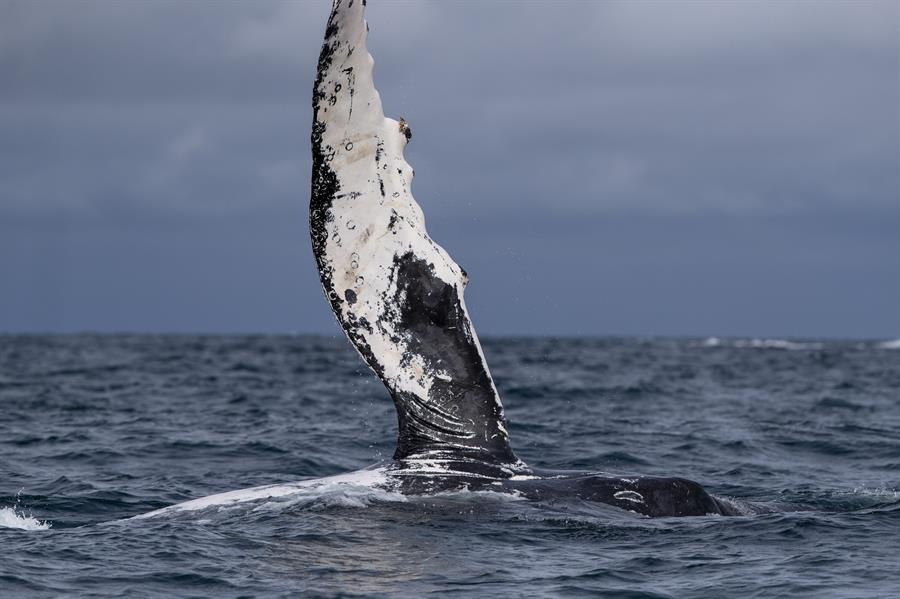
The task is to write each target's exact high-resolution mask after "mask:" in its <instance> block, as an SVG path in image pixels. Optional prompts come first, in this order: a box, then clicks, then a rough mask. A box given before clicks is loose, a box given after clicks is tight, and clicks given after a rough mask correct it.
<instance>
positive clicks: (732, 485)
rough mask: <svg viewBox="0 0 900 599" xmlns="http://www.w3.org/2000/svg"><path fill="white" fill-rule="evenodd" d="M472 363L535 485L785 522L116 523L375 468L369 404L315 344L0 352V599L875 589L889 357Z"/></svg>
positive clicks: (893, 468) (329, 514) (529, 358)
mask: <svg viewBox="0 0 900 599" xmlns="http://www.w3.org/2000/svg"><path fill="white" fill-rule="evenodd" d="M895 345H896V344H895ZM485 353H486V355H487V358H488V362H489V363H490V365H491V367H492V371H493V373H494V375H495V378H496V381H497V385H498V387H499V389H500V391H501V395H502V396H503V398H504V403H505V406H506V411H507V416H508V418H509V420H510V434H511V437H512V441H513V447H514V448H515V449H516V450H517V452H518V454H519V456H520V457H522V458H523V459H525V460H526V461H527V462H529V463H530V464H532V465H534V466H543V467H548V468H579V469H593V470H606V471H613V472H635V473H642V474H658V475H679V476H684V477H688V478H693V479H695V480H698V481H700V482H702V483H703V484H705V485H706V487H707V488H708V489H709V490H710V491H712V492H714V493H716V494H719V495H723V496H727V497H735V498H740V499H745V500H751V501H757V502H764V503H769V504H779V503H797V504H803V505H807V506H809V508H810V509H809V510H807V511H788V512H778V513H773V514H765V515H757V516H746V517H736V518H724V517H712V516H710V517H701V518H684V519H674V518H672V519H655V520H654V519H645V518H640V517H637V516H636V515H634V514H631V513H628V512H624V511H620V510H617V509H615V508H612V507H608V506H602V505H591V504H587V503H583V502H579V501H577V500H573V501H569V502H554V503H531V502H528V501H524V500H516V499H515V498H510V497H508V496H502V495H490V494H473V493H466V492H462V493H455V494H453V493H451V494H444V495H440V496H437V497H426V498H404V497H402V496H398V495H394V494H391V493H387V492H384V491H377V490H373V489H368V488H366V487H363V486H353V485H349V486H346V487H335V486H332V487H329V488H327V489H324V490H320V491H316V492H307V493H302V494H297V495H296V496H289V497H286V498H281V499H278V500H263V501H258V502H251V503H245V504H240V505H236V506H228V507H213V508H209V509H207V510H202V511H199V512H184V513H180V514H175V515H169V516H165V517H158V518H151V519H146V520H123V519H125V518H128V517H130V516H134V515H137V514H142V513H145V512H148V511H150V510H153V509H155V508H159V507H162V506H166V505H170V504H173V503H176V502H180V501H184V500H188V499H193V498H198V497H202V496H205V495H209V494H213V493H218V492H222V491H229V490H235V489H241V488H245V487H252V486H257V485H263V484H270V483H280V482H287V481H295V480H298V479H302V478H307V477H321V476H326V475H331V474H337V473H341V472H346V471H350V470H355V469H358V468H361V467H364V466H367V465H369V464H371V463H373V462H376V461H379V460H381V459H383V458H385V457H389V456H390V454H391V453H392V451H393V444H394V435H395V416H394V411H393V407H392V405H391V402H390V400H389V399H388V398H387V395H386V392H385V391H384V389H383V387H382V386H381V384H380V383H379V382H377V381H376V380H374V379H373V377H372V376H371V375H370V374H369V373H368V371H366V370H364V368H363V366H362V362H361V360H360V359H359V358H358V357H357V355H356V353H355V352H354V351H353V350H352V349H351V348H350V346H349V345H348V344H347V343H346V342H344V341H343V339H338V338H334V339H330V338H317V337H303V336H301V337H261V336H260V337H191V336H146V335H140V336H70V337H43V336H26V337H12V336H5V337H0V423H2V426H0V451H2V454H0V455H2V460H0V525H2V527H0V548H2V557H0V595H2V596H4V597H7V596H9V597H19V596H58V595H79V596H110V595H120V596H128V597H170V596H185V595H188V596H209V597H232V596H279V595H281V596H287V595H294V594H300V593H305V594H306V595H308V596H347V597H350V596H352V597H355V596H360V597H362V596H372V597H378V596H404V597H420V596H422V595H424V594H427V593H437V594H447V595H452V596H470V597H487V596H496V597H512V596H519V595H526V596H534V597H539V596H546V597H567V596H572V597H575V596H598V595H599V596H609V597H893V596H900V492H898V491H900V391H898V390H900V351H896V350H892V349H889V348H886V347H880V346H879V345H878V344H877V343H875V342H859V343H857V342H827V341H826V342H821V343H814V342H813V343H799V344H797V343H785V342H761V341H752V340H722V341H720V342H718V343H717V342H715V341H706V342H703V341H702V340H690V339H684V340H670V339H662V340H638V339H586V340H572V339H569V340H552V339H494V340H489V341H487V342H486V343H485ZM48 526H49V528H48Z"/></svg>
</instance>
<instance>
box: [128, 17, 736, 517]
mask: <svg viewBox="0 0 900 599" xmlns="http://www.w3.org/2000/svg"><path fill="white" fill-rule="evenodd" d="M365 7H366V2H365V1H364V0H335V1H334V2H333V6H332V10H331V13H330V15H329V17H328V22H327V25H326V29H325V39H324V43H323V45H322V50H321V53H320V55H319V60H318V68H317V74H316V79H315V84H314V88H313V101H312V107H313V121H312V132H311V146H312V181H311V192H310V201H309V232H310V238H311V242H312V251H313V255H314V257H315V261H316V266H317V268H318V273H319V279H320V282H321V285H322V289H323V291H324V293H325V297H326V299H327V301H328V303H329V305H330V306H331V309H332V311H333V312H334V315H335V317H336V318H337V321H338V323H339V325H340V327H341V329H342V330H343V332H344V333H345V334H346V336H347V338H348V339H349V341H350V343H351V344H352V346H353V347H355V348H356V350H357V351H358V352H359V355H360V356H361V357H362V359H363V361H364V362H365V363H366V364H367V365H368V367H369V368H370V369H371V370H372V372H373V373H374V374H375V376H377V377H378V378H379V379H380V380H381V381H382V382H383V383H384V386H385V387H386V389H387V392H388V394H389V395H390V397H391V399H392V400H393V403H394V406H395V408H396V411H397V424H398V436H397V446H396V450H395V452H394V454H393V457H392V459H390V460H388V461H386V462H383V463H379V464H375V465H373V466H371V467H369V468H365V469H363V470H360V471H356V472H351V473H347V474H342V475H337V476H333V477H327V478H320V479H312V480H303V481H298V482H294V483H286V484H279V485H267V486H263V487H256V488H253V489H245V490H241V491H231V492H227V493H221V494H218V495H212V496H209V497H205V498H201V499H195V500H192V501H188V502H184V503H181V504H177V505H174V506H169V507H166V508H162V509H160V510H156V511H154V512H150V513H147V514H143V515H141V516H137V517H138V518H145V517H152V516H156V515H159V514H164V513H172V512H178V511H192V510H201V509H206V508H209V507H211V506H224V505H231V504H236V503H242V502H247V501H258V500H264V499H273V498H279V497H285V496H291V495H295V494H298V493H304V492H306V491H308V490H310V489H316V488H322V487H330V486H331V485H338V486H340V485H351V486H358V485H362V486H365V487H368V488H375V489H379V490H384V491H389V492H394V493H400V494H402V495H404V496H425V495H431V494H438V493H445V492H453V491H472V492H493V493H504V494H510V495H514V496H516V497H517V498H522V499H526V500H534V501H544V500H546V501H554V500H567V499H575V500H582V501H588V502H596V503H601V504H606V505H610V506H615V507H617V508H621V509H623V510H627V511H630V512H634V513H636V514H639V515H642V516H649V517H673V516H704V515H741V514H745V513H747V511H746V510H745V509H744V508H742V507H741V504H739V503H738V502H736V501H734V500H729V499H725V498H720V497H715V496H713V495H712V494H710V493H708V492H707V491H706V490H705V489H704V488H703V487H702V486H701V485H700V484H699V483H697V482H694V481H691V480H688V479H685V478H680V477H650V476H637V475H634V476H632V475H629V476H621V475H612V474H608V473H603V472H594V471H558V470H546V469H540V468H534V467H531V466H529V465H528V464H526V463H525V462H524V461H522V460H521V459H519V457H517V456H516V454H515V453H514V451H513V449H512V447H511V445H510V438H509V432H508V429H507V421H506V417H505V415H504V412H503V405H502V403H501V400H500V394H499V393H498V391H497V387H496V385H495V384H494V381H493V379H492V377H491V374H490V371H489V369H488V364H487V361H486V360H485V356H484V353H483V351H482V348H481V344H480V343H479V341H478V336H477V334H476V332H475V328H474V327H473V325H472V321H471V319H470V317H469V312H468V310H467V308H466V304H465V301H464V297H463V296H464V291H465V288H466V285H467V283H468V280H469V277H468V274H467V273H466V271H465V270H463V269H462V268H461V267H460V266H459V265H458V264H457V263H456V262H455V261H454V260H453V259H452V258H451V257H450V255H449V254H448V253H447V252H446V251H445V250H444V249H443V248H442V247H441V246H440V245H438V244H437V243H436V242H435V241H434V240H433V239H432V238H431V237H430V236H429V234H428V231H427V229H426V227H425V218H424V214H423V212H422V209H421V207H420V206H419V205H418V203H417V202H416V201H415V199H414V198H413V195H412V191H411V185H412V180H413V169H412V168H411V167H410V165H409V164H408V163H407V162H406V160H405V159H404V156H403V153H404V149H405V147H406V145H407V144H408V143H409V142H410V140H411V139H412V130H411V128H410V125H409V123H407V122H406V121H405V119H402V118H401V119H396V120H395V119H392V118H388V117H385V115H384V112H383V108H382V104H381V98H380V96H379V94H378V91H377V90H376V89H375V85H374V82H373V76H372V74H373V64H374V61H373V59H372V56H371V55H370V54H369V52H368V49H367V38H368V33H369V31H368V26H367V24H366V21H365V16H364V10H365Z"/></svg>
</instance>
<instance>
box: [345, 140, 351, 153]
mask: <svg viewBox="0 0 900 599" xmlns="http://www.w3.org/2000/svg"><path fill="white" fill-rule="evenodd" d="M344 149H345V150H347V151H348V152H349V151H350V150H352V149H353V142H352V141H348V142H347V145H345V146H344Z"/></svg>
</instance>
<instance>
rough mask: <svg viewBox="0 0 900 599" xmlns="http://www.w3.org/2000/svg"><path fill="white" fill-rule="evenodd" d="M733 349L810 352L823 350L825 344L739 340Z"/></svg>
mask: <svg viewBox="0 0 900 599" xmlns="http://www.w3.org/2000/svg"><path fill="white" fill-rule="evenodd" d="M732 347H737V348H751V349H786V350H793V351H797V350H810V349H823V348H824V347H825V344H824V343H814V342H810V343H800V342H797V341H788V340H787V339H737V340H735V341H734V343H732Z"/></svg>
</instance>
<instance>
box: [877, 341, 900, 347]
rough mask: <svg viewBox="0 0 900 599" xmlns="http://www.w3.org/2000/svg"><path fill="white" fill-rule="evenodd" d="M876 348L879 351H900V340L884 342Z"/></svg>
mask: <svg viewBox="0 0 900 599" xmlns="http://www.w3.org/2000/svg"><path fill="white" fill-rule="evenodd" d="M875 347H877V348H878V349H900V339H893V340H891V341H882V342H881V343H879V344H877V345H876V346H875Z"/></svg>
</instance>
